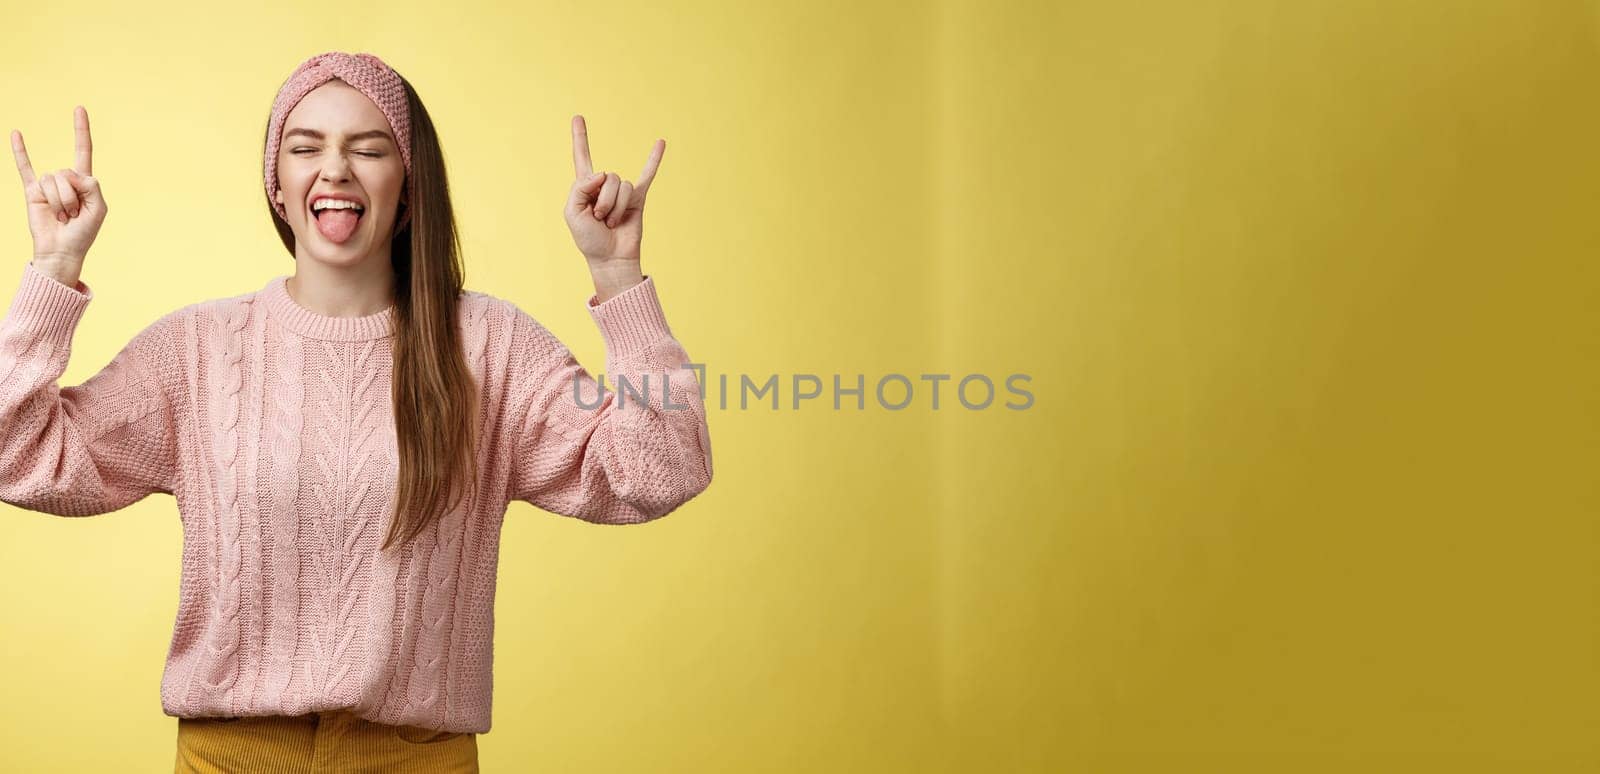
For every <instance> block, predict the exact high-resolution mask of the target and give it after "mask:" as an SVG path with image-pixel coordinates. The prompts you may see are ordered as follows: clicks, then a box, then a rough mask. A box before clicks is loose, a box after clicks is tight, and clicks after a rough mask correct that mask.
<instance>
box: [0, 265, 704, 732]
mask: <svg viewBox="0 0 1600 774" xmlns="http://www.w3.org/2000/svg"><path fill="white" fill-rule="evenodd" d="M286 279H287V278H286V277H281V276H280V277H275V278H273V279H272V280H271V281H269V282H268V283H267V284H266V286H265V287H263V288H261V289H260V290H257V291H255V292H252V293H248V294H245V295H240V296H234V297H231V298H223V299H215V300H211V301H204V302H200V303H196V304H191V305H189V306H185V307H183V308H181V309H178V310H176V311H174V312H171V313H169V314H166V315H164V316H162V317H161V318H160V319H158V320H156V321H155V322H153V323H152V324H151V325H149V326H148V327H146V328H145V329H144V330H142V331H140V332H139V333H138V334H137V335H136V336H135V337H134V338H133V339H132V340H131V341H129V342H128V344H127V345H126V346H125V347H123V349H122V350H121V351H120V352H118V353H117V355H116V356H115V357H114V358H113V359H112V360H111V362H110V363H108V364H106V365H105V367H104V368H102V369H101V370H100V371H98V372H97V373H95V374H94V375H93V376H92V377H90V378H89V379H88V380H86V381H84V382H83V383H82V384H79V385H76V386H71V387H60V386H59V385H58V384H57V380H58V379H59V378H60V376H61V374H62V373H63V372H64V371H65V369H66V366H67V361H68V356H69V353H70V351H71V344H72V337H73V334H74V332H75V331H76V328H77V325H78V322H79V320H80V319H81V318H82V315H83V313H84V310H85V309H86V308H87V306H88V303H89V301H90V300H91V299H92V298H93V297H94V296H93V292H92V291H91V290H90V289H89V286H88V285H86V284H84V283H82V282H80V283H78V286H77V287H68V286H66V285H64V284H62V283H60V282H58V281H56V280H54V279H52V278H51V277H49V276H48V275H46V274H44V273H42V272H40V271H39V270H38V269H36V268H34V267H33V266H32V264H27V265H25V266H24V269H23V272H22V282H21V285H20V288H19V290H18V292H17V294H16V295H15V296H14V298H13V300H12V302H11V305H10V309H9V311H8V313H7V315H6V317H5V319H4V320H3V321H0V500H3V501H4V502H7V503H10V504H12V505H15V506H18V507H21V508H25V509H28V510H33V511H39V512H43V513H53V514H58V515H62V516H89V515H94V514H100V513H107V512H110V511H114V510H116V509H118V508H121V507H123V506H126V505H128V504H130V503H133V502H137V501H138V500H140V499H142V498H144V497H146V496H148V495H150V494H153V493H156V492H162V493H167V494H172V495H173V496H174V497H175V498H176V500H177V506H178V513H179V516H180V518H181V520H182V523H183V535H184V541H183V574H182V585H181V588H180V593H179V603H178V614H177V618H176V621H175V623H174V627H173V637H172V643H171V646H170V648H169V650H168V654H167V664H166V669H165V670H164V671H163V674H162V683H161V701H162V707H163V709H164V710H165V711H166V712H167V714H169V715H174V716H178V717H205V716H218V715H223V716H227V715H267V714H286V715H295V714H303V713H306V712H314V711H323V710H331V709H347V710H350V711H353V712H355V713H356V714H358V715H359V716H361V717H363V718H366V719H368V720H372V721H376V722H380V723H390V724H405V725H417V726H423V727H427V728H434V729H439V730H444V731H463V732H473V733H484V732H487V731H488V730H489V728H490V716H491V713H490V702H491V696H492V688H493V675H492V663H491V661H492V653H493V637H494V604H493V601H494V582H495V569H496V566H497V561H498V550H499V536H500V527H501V524H502V520H503V517H504V515H505V512H506V508H507V506H508V505H509V503H510V502H511V501H512V500H522V501H525V502H528V503H531V504H533V505H536V506H538V507H540V508H543V509H545V510H547V511H550V512H552V513H557V514H561V515H566V516H573V517H577V518H580V519H584V520H586V521H590V522H594V523H599V524H631V523H637V522H643V521H649V520H652V519H656V518H659V517H661V516H664V515H666V514H668V513H670V512H672V511H674V510H676V509H677V508H678V507H679V506H681V505H682V504H683V503H685V502H688V501H689V500H690V499H691V498H693V497H694V496H695V495H697V494H699V493H700V492H702V491H704V490H705V489H706V487H707V486H709V485H710V482H711V469H712V468H711V445H710V436H709V433H708V432H707V426H706V416H705V408H704V404H703V402H702V401H701V391H700V385H699V382H698V380H697V379H696V378H695V372H694V371H693V370H691V369H689V368H688V367H687V365H688V362H689V361H688V357H687V355H686V353H685V352H684V350H683V348H682V347H681V346H680V345H679V343H678V342H677V340H676V339H675V338H674V337H673V335H672V332H671V330H670V328H669V327H668V326H667V323H666V318H665V316H664V314H663V313H662V310H661V306H660V300H659V297H658V296H657V293H656V288H655V281H654V279H653V278H650V277H646V278H645V280H644V281H643V282H641V283H639V284H638V285H635V286H634V287H632V288H629V289H627V290H626V291H624V292H623V293H621V294H619V295H617V296H616V297H615V298H612V299H609V300H608V301H606V302H605V303H603V304H600V303H596V302H597V299H595V298H594V297H592V296H591V297H590V299H589V301H588V304H587V307H588V310H589V312H590V315H591V316H592V318H593V319H594V321H595V324H596V326H597V327H598V329H599V331H600V334H601V336H602V338H603V339H604V341H605V347H606V367H607V371H608V372H610V373H611V374H612V376H611V378H610V379H608V380H606V381H609V382H611V383H610V384H606V385H602V384H601V383H600V382H599V381H598V380H596V379H594V378H593V377H591V376H590V375H589V373H588V372H587V371H586V370H585V369H584V368H583V367H582V366H580V365H579V364H578V363H577V361H576V360H574V359H573V357H572V354H571V352H570V351H568V349H567V348H566V347H565V346H563V345H562V344H561V342H560V341H558V340H557V339H556V338H555V337H554V336H553V335H552V334H551V333H550V332H549V331H548V330H546V329H545V328H544V327H543V326H542V325H540V324H539V323H538V322H537V321H536V320H535V319H534V318H533V317H531V316H529V315H528V314H526V313H525V312H523V311H522V310H521V309H519V308H518V307H517V306H516V305H514V304H512V303H510V302H508V301H505V300H502V299H498V298H495V297H492V296H489V295H487V294H483V293H478V292H475V291H465V292H464V293H463V295H462V299H461V303H460V305H459V307H460V309H459V311H460V316H459V318H458V320H457V322H458V325H459V326H460V327H461V331H462V344H463V351H464V354H465V356H466V361H467V363H468V367H469V369H470V371H471V372H472V375H473V377H474V379H475V381H476V389H477V391H478V397H479V412H478V416H477V420H476V421H477V422H478V426H477V428H476V431H477V434H478V439H479V440H478V446H477V449H476V453H477V455H478V464H479V476H478V480H477V482H476V484H477V487H478V491H477V494H476V496H474V497H472V498H470V499H468V500H467V501H465V502H463V503H461V504H460V505H459V506H458V507H457V508H455V509H454V510H452V511H450V512H449V513H447V514H444V515H443V517H442V518H441V519H440V520H438V521H437V522H435V523H434V524H432V525H430V526H429V527H428V528H427V529H425V530H423V532H422V533H421V534H420V535H418V536H417V538H416V540H415V541H414V542H413V543H412V544H410V545H408V546H405V547H404V548H402V549H401V550H399V551H393V552H380V551H379V550H378V546H379V544H380V543H381V542H382V540H383V536H384V535H385V534H387V532H388V528H389V519H390V514H389V509H390V508H391V507H392V506H393V502H394V487H395V481H396V474H397V470H398V464H399V458H398V450H397V447H396V445H395V444H396V440H395V439H396V435H395V432H394V414H393V410H392V403H391V400H390V390H391V378H390V377H391V371H392V369H393V356H392V351H391V347H392V344H393V325H394V322H395V320H396V313H395V308H394V307H392V306H391V307H390V308H388V309H386V310H384V311H382V312H379V313H375V314H371V315H367V316H364V317H325V316H322V315H318V314H315V313H313V312H311V311H309V310H307V309H304V308H302V307H300V306H299V305H298V304H297V303H296V302H295V301H294V300H293V299H292V298H291V297H290V296H289V294H288V291H287V288H286V287H285V285H284V282H285V280H286ZM622 379H625V380H626V381H627V383H628V387H630V388H625V389H620V390H619V389H616V388H619V387H623V385H622V384H621V383H620V381H619V380H622Z"/></svg>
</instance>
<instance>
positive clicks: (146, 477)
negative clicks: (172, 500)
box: [0, 263, 178, 516]
mask: <svg viewBox="0 0 1600 774" xmlns="http://www.w3.org/2000/svg"><path fill="white" fill-rule="evenodd" d="M93 298H94V293H93V291H92V290H90V288H89V286H88V285H87V284H85V283H83V282H81V281H80V282H79V283H78V286H77V287H75V288H74V287H68V286H67V285H65V284H64V283H62V282H60V281H59V280H56V279H55V278H53V277H51V276H50V275H48V274H45V273H44V272H42V271H40V270H39V269H37V268H35V267H34V266H33V264H32V263H29V264H27V265H26V266H25V267H24V268H23V276H22V283H21V287H20V288H19V289H18V291H17V294H16V295H15V296H13V297H12V302H11V307H10V310H9V311H8V312H7V314H6V317H5V319H4V320H0V501H4V502H7V503H10V504H12V505H15V506H17V507H20V508H25V509H27V510H32V511H39V512H42V513H51V514H55V515H58V516H92V515H96V514H101V513H107V512H110V511H114V510H117V509H119V508H122V507H124V506H127V505H130V504H132V503H134V502H137V501H139V500H141V499H143V498H144V497H145V496H147V495H149V494H152V493H154V492H165V493H168V494H171V493H172V492H173V486H174V480H175V479H176V470H177V465H178V453H177V441H176V435H177V432H176V427H175V422H174V419H173V411H172V409H171V407H170V404H169V401H168V399H167V394H166V392H165V390H164V388H163V380H162V378H161V373H162V372H163V370H164V369H170V368H174V367H176V366H175V363H176V362H177V358H176V350H177V345H176V341H175V335H176V326H174V325H172V324H171V323H172V322H173V321H174V320H175V319H176V315H177V314H178V313H177V312H173V313H171V314H168V315H166V316H164V317H162V318H161V319H160V320H158V321H156V322H155V323H152V324H151V325H150V326H148V327H146V328H145V329H144V330H143V331H141V332H140V333H139V334H138V335H136V336H135V337H134V338H133V340H131V341H130V342H129V343H128V344H127V345H126V346H124V347H123V349H122V350H121V351H120V352H118V353H117V354H116V356H114V357H113V358H112V359H111V362H110V363H108V364H107V365H106V366H105V367H104V368H102V369H101V370H100V371H99V372H97V373H95V374H94V375H93V376H91V377H90V378H89V379H88V380H87V381H85V382H83V383H82V384H79V385H75V386H70V387H60V386H59V385H58V384H57V379H59V378H60V376H61V374H62V372H63V371H65V370H66V367H67V360H68V357H69V355H70V353H71V349H72V336H73V333H74V331H75V330H76V329H77V326H78V321H79V320H80V319H81V318H82V316H83V312H84V309H85V308H86V307H87V306H88V304H89V302H90V300H92V299H93Z"/></svg>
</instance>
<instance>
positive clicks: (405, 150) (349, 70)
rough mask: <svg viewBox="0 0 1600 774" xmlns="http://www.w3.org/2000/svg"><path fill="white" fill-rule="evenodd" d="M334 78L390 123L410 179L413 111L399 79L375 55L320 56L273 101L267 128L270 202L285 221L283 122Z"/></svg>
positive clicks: (306, 63) (303, 66)
mask: <svg viewBox="0 0 1600 774" xmlns="http://www.w3.org/2000/svg"><path fill="white" fill-rule="evenodd" d="M335 78H337V79H339V80H341V81H344V82H345V83H348V84H350V85H351V86H354V87H355V88H356V89H358V90H360V91H361V93H362V94H365V95H367V99H370V100H372V102H373V104H375V105H377V106H378V109H379V110H381V111H383V115H384V117H385V118H387V119H389V129H390V130H391V131H393V132H394V140H395V143H396V144H397V145H399V146H400V160H401V161H403V162H404V163H405V167H406V174H407V175H409V174H410V173H411V109H410V107H408V105H407V103H406V89H405V85H404V84H403V83H401V81H400V74H399V73H396V72H395V71H394V69H393V68H391V67H389V65H388V64H387V63H385V62H384V61H383V60H382V59H379V58H378V57H377V56H375V55H373V54H367V53H360V54H346V53H343V52H339V51H329V52H327V53H323V54H317V55H316V56H314V57H311V58H310V59H307V60H306V61H304V62H301V63H300V66H299V67H296V68H295V70H294V72H293V73H292V74H290V75H289V79H288V80H287V81H284V83H283V86H282V87H280V88H279V89H278V96H277V97H276V98H275V99H274V100H273V101H272V118H271V119H270V120H269V121H268V122H267V150H266V159H265V162H266V163H265V164H264V165H263V170H264V174H265V178H266V186H267V202H268V203H270V204H271V205H272V208H273V209H274V210H277V212H278V217H280V218H283V219H284V220H285V221H287V220H288V219H289V214H288V210H287V209H286V208H285V206H284V205H282V204H279V203H278V148H279V147H280V146H281V145H282V144H283V122H284V121H285V120H286V119H288V117H289V111H291V110H294V106H295V105H298V104H300V100H301V99H303V98H304V97H305V96H306V95H307V94H309V93H311V90H312V89H315V88H317V87H318V86H321V85H322V84H324V83H327V82H328V81H331V80H333V79H335ZM410 215H411V213H410V210H409V208H408V209H407V211H406V213H405V214H404V215H402V216H401V217H402V220H401V222H399V223H397V224H395V230H397V231H398V230H399V229H400V228H402V227H403V226H404V225H405V220H407V219H409V218H410Z"/></svg>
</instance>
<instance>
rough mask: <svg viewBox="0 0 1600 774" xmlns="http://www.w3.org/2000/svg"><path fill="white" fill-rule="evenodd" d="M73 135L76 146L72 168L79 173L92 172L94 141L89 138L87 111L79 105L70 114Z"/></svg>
mask: <svg viewBox="0 0 1600 774" xmlns="http://www.w3.org/2000/svg"><path fill="white" fill-rule="evenodd" d="M72 129H73V135H74V137H75V138H76V141H75V142H74V145H75V146H76V148H77V153H76V156H75V158H76V160H77V163H76V164H74V165H73V169H76V170H77V171H78V174H81V175H92V174H94V142H93V140H91V139H90V138H89V111H88V110H87V109H85V108H84V106H82V105H79V106H78V109H77V110H75V111H73V115H72Z"/></svg>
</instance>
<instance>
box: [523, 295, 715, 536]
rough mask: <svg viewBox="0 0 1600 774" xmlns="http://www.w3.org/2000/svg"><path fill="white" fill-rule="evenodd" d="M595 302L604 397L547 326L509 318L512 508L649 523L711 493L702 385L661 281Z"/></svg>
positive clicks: (602, 520)
mask: <svg viewBox="0 0 1600 774" xmlns="http://www.w3.org/2000/svg"><path fill="white" fill-rule="evenodd" d="M596 300H597V297H591V298H590V300H589V312H590V314H591V316H592V317H593V318H594V321H595V324H596V325H597V326H598V327H599V329H600V333H601V336H602V337H603V338H604V340H605V345H606V374H605V377H606V379H605V380H606V385H605V387H606V393H605V395H604V397H601V396H600V388H601V386H600V384H599V382H597V381H596V380H595V379H594V378H593V377H592V376H590V375H589V373H588V371H587V370H585V369H584V367H583V366H582V365H580V364H579V363H578V362H577V360H575V359H574V358H573V356H572V353H571V351H569V350H568V349H567V347H566V346H565V345H563V344H562V343H561V342H560V341H559V340H557V339H556V337H555V336H554V335H552V334H551V333H550V332H549V331H548V330H546V329H545V328H544V326H542V325H540V324H539V323H538V322H537V321H536V320H534V319H533V318H532V317H530V316H528V315H527V314H526V313H523V312H521V310H518V312H517V314H516V316H515V318H514V319H515V324H514V325H513V326H512V335H513V343H512V348H511V352H512V355H513V357H514V358H515V359H516V362H515V363H514V364H513V369H514V370H515V371H516V372H520V373H521V374H522V375H523V378H520V379H516V380H515V381H514V382H513V387H512V391H511V409H512V410H511V414H510V416H511V418H512V422H513V423H514V426H513V428H514V429H513V432H512V433H511V434H510V435H511V438H512V440H511V443H513V444H514V450H513V452H514V453H513V457H512V459H513V463H512V480H511V493H512V498H513V499H517V500H522V501H524V502H528V503H531V504H533V505H535V506H538V507H539V508H543V509H545V510H547V511H551V512H553V513H558V514H561V515H564V516H573V517H576V518H580V519H583V520H585V521H591V522H595V523H598V524H633V523H638V522H644V521H650V520H652V519H656V518H660V517H662V516H665V515H667V514H668V513H671V512H672V511H674V510H676V509H677V508H678V506H680V505H682V504H684V503H685V502H688V501H689V500H690V499H691V498H693V497H694V496H695V495H697V494H699V493H701V492H703V491H705V489H706V487H708V486H710V485H711V437H710V435H709V433H708V430H707V426H706V412H705V405H704V403H703V402H702V391H701V388H700V382H699V380H698V379H697V375H696V373H695V371H694V370H692V369H690V368H688V367H687V366H688V364H689V356H688V355H687V354H686V353H685V352H684V349H683V347H682V346H681V345H680V344H679V343H678V341H677V339H675V338H673V335H672V331H671V330H670V329H669V328H668V327H667V322H666V319H665V317H664V316H663V315H662V312H661V305H660V300H659V298H658V297H657V295H656V288H655V282H654V280H652V279H651V278H649V277H646V278H645V279H644V281H643V282H640V283H638V284H636V285H634V286H632V287H630V288H628V289H627V290H625V291H623V292H622V293H621V294H619V295H617V296H615V297H612V298H610V299H608V300H606V301H605V302H603V303H598V304H597V303H596ZM624 377H625V378H626V381H627V383H628V388H626V389H621V391H619V388H622V384H621V382H622V379H623V378H624ZM575 383H576V384H577V394H576V396H575V395H574V387H573V385H574V384H575ZM663 387H666V388H667V389H666V394H665V396H663ZM640 393H642V394H643V400H641V399H640V395H639V394H640Z"/></svg>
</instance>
